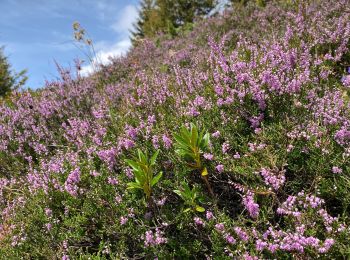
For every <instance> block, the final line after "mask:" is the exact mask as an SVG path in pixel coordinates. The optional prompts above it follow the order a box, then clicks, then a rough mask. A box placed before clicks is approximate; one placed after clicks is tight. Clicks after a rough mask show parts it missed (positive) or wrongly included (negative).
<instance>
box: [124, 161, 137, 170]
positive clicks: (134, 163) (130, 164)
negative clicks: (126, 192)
mask: <svg viewBox="0 0 350 260" xmlns="http://www.w3.org/2000/svg"><path fill="white" fill-rule="evenodd" d="M125 161H126V162H127V164H129V166H130V167H132V168H133V169H134V170H135V171H138V170H139V165H138V163H137V162H135V161H133V160H129V159H126V160H125Z"/></svg>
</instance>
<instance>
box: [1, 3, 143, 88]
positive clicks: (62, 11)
mask: <svg viewBox="0 0 350 260" xmlns="http://www.w3.org/2000/svg"><path fill="white" fill-rule="evenodd" d="M138 2H139V1H138V0H69V1H68V0H0V10H1V16H0V46H2V45H4V46H5V54H6V55H7V56H8V58H9V62H10V63H11V64H12V67H13V69H14V70H16V71H20V70H22V69H28V76H29V80H28V81H27V86H28V87H30V88H33V89H35V88H38V87H42V86H43V85H44V83H45V80H50V79H54V78H57V76H58V74H57V70H56V65H55V61H57V62H58V63H59V64H60V65H62V66H64V67H73V66H74V62H73V60H74V59H75V58H78V57H79V58H81V59H83V60H87V58H86V57H85V56H84V54H83V53H82V52H81V51H80V50H79V49H78V48H77V47H76V46H75V45H74V41H73V38H74V37H73V29H72V24H73V22H75V21H78V22H79V23H80V24H81V25H82V27H84V28H85V29H86V30H87V32H88V33H89V36H90V37H91V38H92V40H93V42H94V46H95V49H96V52H97V54H98V55H97V56H98V57H99V59H100V60H102V62H106V61H107V57H108V56H109V55H120V54H121V53H125V52H126V50H127V49H128V48H129V47H130V40H129V30H130V29H131V28H132V23H133V22H134V21H135V20H136V19H137V8H138ZM89 69H90V68H89V67H88V66H87V63H86V66H85V67H84V71H85V72H87V71H89Z"/></svg>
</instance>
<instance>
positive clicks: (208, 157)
mask: <svg viewBox="0 0 350 260" xmlns="http://www.w3.org/2000/svg"><path fill="white" fill-rule="evenodd" d="M203 157H204V158H205V159H207V160H209V161H211V160H213V159H214V155H212V154H211V153H205V154H204V155H203Z"/></svg>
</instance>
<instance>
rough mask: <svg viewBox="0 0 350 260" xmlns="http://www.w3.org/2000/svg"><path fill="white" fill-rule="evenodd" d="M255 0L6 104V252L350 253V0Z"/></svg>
mask: <svg viewBox="0 0 350 260" xmlns="http://www.w3.org/2000/svg"><path fill="white" fill-rule="evenodd" d="M253 2H255V1H249V2H248V3H247V5H246V6H243V5H240V6H239V5H237V7H235V8H239V12H238V11H237V10H238V9H233V10H232V9H227V10H225V11H224V12H223V13H222V14H220V15H219V14H218V15H216V16H213V17H208V18H207V19H205V20H203V21H199V22H197V23H195V24H194V25H193V28H192V29H191V30H187V31H185V30H184V31H183V32H180V33H179V35H178V36H177V37H175V38H171V37H169V36H168V35H159V36H157V38H154V39H145V40H144V41H142V42H140V43H139V44H138V45H137V46H135V47H133V49H132V50H131V51H130V52H129V53H128V54H127V55H126V56H125V57H121V58H118V59H114V60H113V61H112V64H111V65H109V66H104V67H101V70H100V71H98V72H96V73H97V75H94V76H91V77H81V76H80V75H79V70H78V71H77V73H76V74H74V73H75V72H71V71H67V70H65V69H63V68H60V73H61V77H62V79H61V80H58V81H56V82H50V83H47V86H45V87H44V88H43V89H41V90H39V91H35V92H31V91H23V92H15V93H13V94H12V95H11V97H10V98H9V99H7V100H4V102H2V103H1V105H0V106H1V107H0V111H1V112H0V122H1V125H0V135H1V141H0V177H1V178H0V208H1V220H0V255H1V256H3V258H6V259H16V258H33V259H36V258H39V259H40V258H42V259H45V258H48V259H57V258H62V259H80V258H81V259H89V258H91V259H121V258H146V259H153V258H156V257H158V258H159V259H169V258H179V259H182V258H184V259H187V258H198V259H203V258H209V259H232V258H237V259H266V258H278V259H279V258H281V259H284V258H286V259H293V258H296V259H305V258H306V259H308V258H321V259H338V258H348V257H349V256H350V251H349V248H350V241H349V235H350V234H349V233H350V230H349V226H348V223H349V216H350V209H349V205H350V204H349V203H350V185H349V184H350V176H349V171H350V164H349V156H350V116H349V115H350V110H349V109H350V106H349V82H350V70H349V64H350V52H349V47H350V43H349V39H350V37H349V36H350V17H349V16H350V10H349V6H350V5H349V1H347V0H337V1H332V2H326V1H317V0H315V1H302V2H300V3H299V4H296V3H293V2H292V1H282V2H277V1H266V6H265V7H262V6H257V5H254V4H253ZM208 35H210V36H209V37H208ZM137 151H139V152H138V153H137ZM141 151H142V152H141ZM156 151H159V154H158V152H156ZM135 154H138V155H137V156H136V157H134V156H135ZM146 154H148V156H146ZM152 155H153V157H152ZM133 157H134V158H135V159H134V160H132V161H130V159H131V158H133ZM151 158H152V159H151ZM130 166H131V167H130ZM159 172H162V174H161V175H160V174H159ZM157 174H158V175H157ZM143 176H148V178H147V180H146V179H145V178H143ZM204 177H205V179H206V181H203V178H204ZM154 178H156V180H155V181H154V182H153V184H154V185H151V186H153V187H151V192H150V189H149V188H150V186H149V185H150V184H152V180H153V179H154ZM132 183H134V184H132ZM135 183H136V184H135ZM141 183H143V184H146V186H144V185H141ZM136 186H137V187H136ZM141 186H142V187H141ZM130 187H133V188H137V189H135V190H134V189H130ZM209 187H210V188H209ZM128 188H129V189H128ZM141 188H142V190H143V191H141ZM145 188H146V189H145ZM208 189H209V190H211V192H210V191H209V190H208ZM144 194H145V195H146V196H145V195H144ZM145 197H147V198H146V201H147V199H149V198H151V199H149V202H148V203H146V204H145V200H144V198H145Z"/></svg>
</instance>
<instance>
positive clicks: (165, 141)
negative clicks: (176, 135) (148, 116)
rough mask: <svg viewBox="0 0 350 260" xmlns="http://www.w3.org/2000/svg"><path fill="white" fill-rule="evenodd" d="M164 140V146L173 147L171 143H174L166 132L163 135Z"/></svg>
mask: <svg viewBox="0 0 350 260" xmlns="http://www.w3.org/2000/svg"><path fill="white" fill-rule="evenodd" d="M162 140H163V144H164V147H165V148H166V149H169V148H170V147H171V145H172V144H173V142H172V141H171V139H170V138H169V137H168V136H167V135H165V134H164V135H163V136H162Z"/></svg>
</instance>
